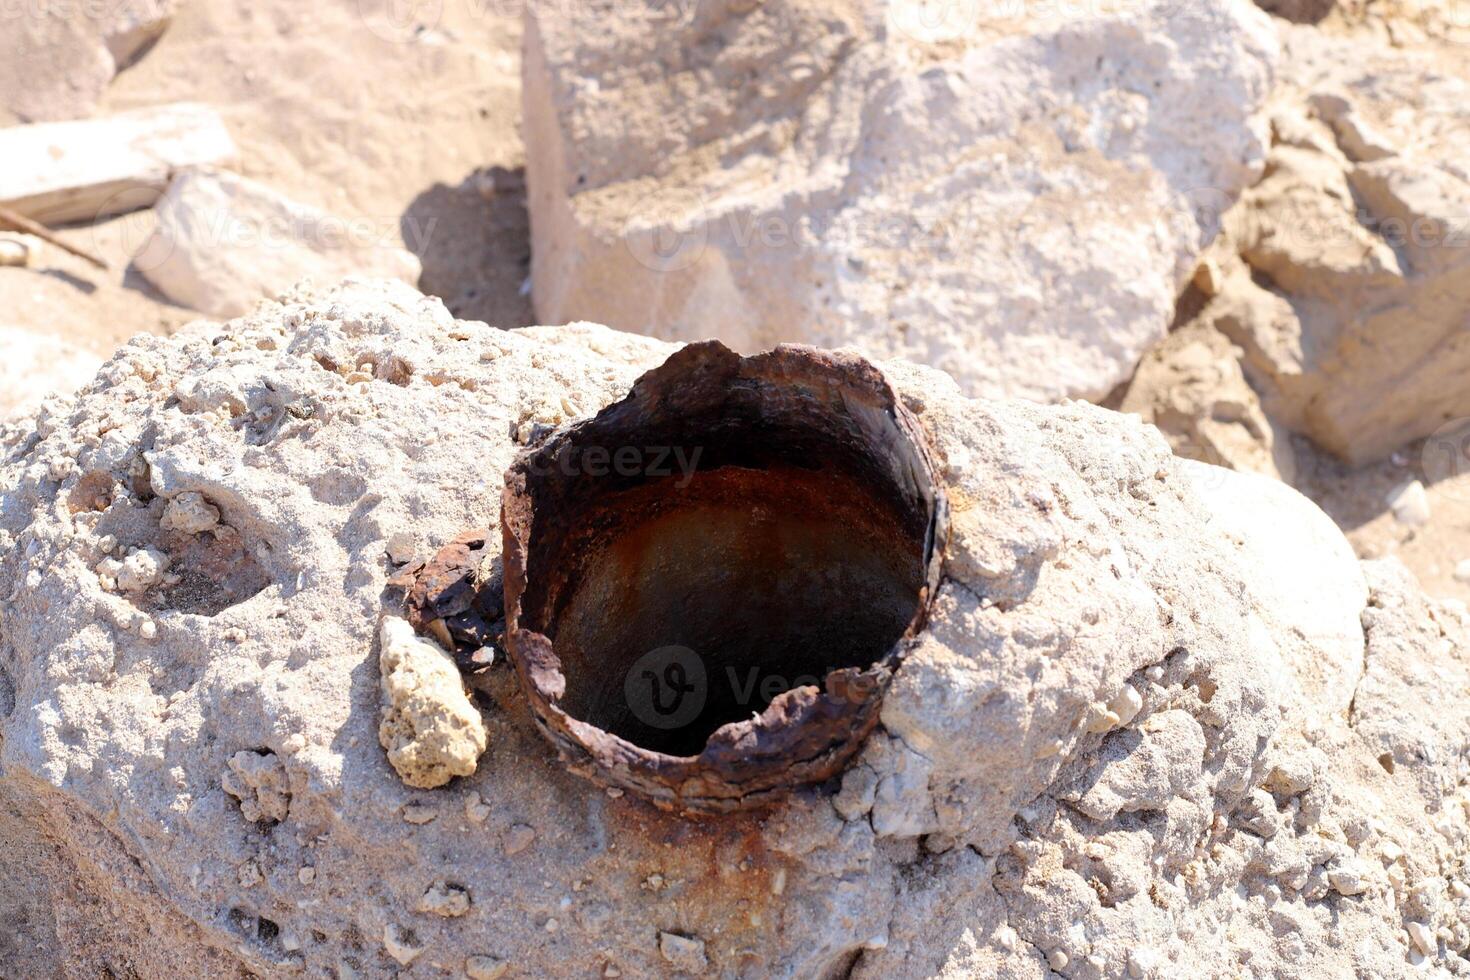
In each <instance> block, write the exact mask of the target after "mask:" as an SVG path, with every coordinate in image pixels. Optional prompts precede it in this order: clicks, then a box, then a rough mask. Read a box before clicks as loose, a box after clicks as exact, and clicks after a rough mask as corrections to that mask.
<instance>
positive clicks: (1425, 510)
mask: <svg viewBox="0 0 1470 980" xmlns="http://www.w3.org/2000/svg"><path fill="white" fill-rule="evenodd" d="M1384 503H1386V504H1387V505H1388V509H1389V510H1390V511H1392V512H1393V519H1394V520H1396V521H1398V522H1399V523H1400V524H1407V525H1408V526H1409V527H1423V526H1424V525H1426V524H1428V523H1429V517H1430V513H1429V493H1428V491H1426V490H1425V489H1424V484H1422V483H1420V482H1419V481H1418V480H1406V481H1405V482H1403V483H1400V484H1399V485H1398V486H1396V487H1394V488H1393V489H1392V490H1390V491H1389V494H1388V497H1387V498H1385V500H1384Z"/></svg>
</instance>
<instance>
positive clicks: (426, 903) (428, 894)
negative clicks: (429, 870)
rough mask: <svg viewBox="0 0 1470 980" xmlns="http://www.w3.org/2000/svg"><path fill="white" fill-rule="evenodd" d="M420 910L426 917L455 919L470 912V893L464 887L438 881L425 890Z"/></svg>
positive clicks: (420, 902)
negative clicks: (435, 916)
mask: <svg viewBox="0 0 1470 980" xmlns="http://www.w3.org/2000/svg"><path fill="white" fill-rule="evenodd" d="M418 910H419V911H420V912H422V913H424V914H425V915H437V916H439V917H441V918H445V919H455V918H458V917H460V916H462V915H465V914H467V913H468V912H469V910H470V893H469V891H468V890H467V889H465V887H464V886H463V885H455V884H451V883H450V882H447V881H436V882H434V883H433V884H432V885H430V886H429V887H428V889H427V890H425V892H424V895H423V897H422V898H420V899H419V906H418Z"/></svg>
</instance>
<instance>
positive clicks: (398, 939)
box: [383, 922, 425, 966]
mask: <svg viewBox="0 0 1470 980" xmlns="http://www.w3.org/2000/svg"><path fill="white" fill-rule="evenodd" d="M424 948H425V947H424V944H423V942H422V941H421V940H420V939H419V938H418V935H417V933H415V932H414V931H413V930H412V929H409V928H406V927H404V926H401V925H398V924H397V923H393V922H390V923H388V924H387V925H386V926H384V927H383V950H384V951H385V952H386V953H387V954H388V955H389V956H391V957H393V959H394V960H395V961H396V962H397V963H398V965H399V966H408V965H409V964H410V963H412V962H413V961H414V960H416V959H418V957H419V954H420V953H422V952H423V951H424Z"/></svg>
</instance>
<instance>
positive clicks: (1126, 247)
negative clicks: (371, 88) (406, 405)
mask: <svg viewBox="0 0 1470 980" xmlns="http://www.w3.org/2000/svg"><path fill="white" fill-rule="evenodd" d="M526 12H527V17H526V50H525V59H524V65H523V78H524V91H523V105H524V111H523V116H524V119H525V129H526V154H527V177H528V181H529V192H530V197H529V207H530V214H531V225H532V256H533V260H532V274H533V297H534V299H535V304H536V309H537V314H538V317H539V318H540V321H541V322H543V323H561V322H565V321H568V320H578V319H589V320H596V321H597V322H600V323H607V324H609V325H611V326H614V327H618V328H620V329H625V330H633V331H638V332H641V333H648V334H652V335H655V336H658V337H663V338H666V339H671V340H686V341H687V340H697V339H704V338H707V337H717V338H719V339H721V340H723V341H725V342H726V343H727V344H729V345H731V346H732V347H735V348H737V349H739V350H741V351H743V352H746V353H753V352H754V351H756V350H759V349H763V348H766V347H769V346H772V345H773V344H775V343H777V342H780V341H801V342H806V343H813V344H818V345H821V346H828V347H836V346H846V345H853V346H857V347H860V348H862V349H864V350H865V351H867V352H868V353H870V354H872V355H874V356H877V357H903V358H906V359H909V360H912V361H916V362H919V363H926V364H929V365H931V366H933V367H937V368H941V369H943V370H944V371H946V372H948V373H949V374H950V375H951V376H953V377H954V378H955V380H956V381H958V382H959V385H960V388H961V389H962V390H963V391H965V392H966V393H967V394H971V395H976V394H984V395H991V396H996V395H1005V396H1025V397H1030V398H1036V399H1054V398H1057V397H1059V396H1063V395H1070V396H1079V397H1092V398H1100V397H1102V396H1104V395H1106V394H1107V393H1108V392H1109V391H1110V390H1111V389H1112V388H1114V387H1115V386H1116V385H1118V384H1119V383H1120V382H1122V381H1124V380H1126V379H1127V378H1128V376H1129V375H1130V373H1131V372H1132V370H1133V367H1134V365H1135V364H1136V363H1137V361H1138V359H1139V357H1140V356H1141V355H1142V354H1143V352H1144V351H1145V350H1146V349H1147V348H1148V347H1149V346H1150V345H1151V344H1153V343H1154V342H1156V341H1158V340H1159V339H1161V338H1162V337H1163V336H1164V333H1165V331H1166V329H1167V327H1168V324H1169V322H1170V319H1171V317H1172V314H1173V310H1174V300H1175V297H1176V295H1177V293H1178V291H1179V288H1180V287H1181V286H1182V285H1183V283H1184V282H1185V281H1186V280H1187V279H1188V277H1189V275H1190V273H1191V272H1192V271H1193V267H1194V262H1195V259H1196V258H1197V257H1198V255H1199V253H1200V250H1201V249H1202V248H1203V247H1204V246H1205V245H1206V244H1207V243H1208V242H1209V241H1210V240H1211V239H1212V238H1213V237H1214V236H1215V233H1216V231H1217V229H1218V219H1219V215H1220V213H1221V211H1223V210H1224V208H1225V207H1226V206H1228V204H1229V203H1230V202H1231V201H1233V200H1234V199H1235V197H1236V195H1237V194H1238V193H1239V192H1240V190H1241V189H1242V188H1244V187H1245V186H1247V185H1249V184H1250V183H1253V182H1254V181H1255V179H1256V178H1257V177H1258V176H1259V174H1260V167H1261V163H1262V161H1263V159H1264V146H1263V143H1264V140H1265V137H1266V129H1265V123H1264V119H1262V118H1259V117H1258V115H1257V110H1258V109H1259V108H1260V106H1261V105H1262V103H1263V102H1264V101H1265V98H1266V95H1267V92H1268V89H1269V85H1270V82H1271V77H1272V67H1273V62H1274V59H1275V56H1276V50H1277V45H1276V37H1275V34H1274V32H1273V30H1272V28H1271V24H1270V21H1269V18H1268V17H1267V16H1266V15H1265V14H1263V13H1262V12H1261V11H1259V10H1258V9H1256V8H1255V7H1254V6H1253V5H1252V4H1251V3H1249V2H1247V0H1200V2H1190V3H1175V2H1171V0H1128V2H1124V3H1119V4H1106V3H1105V4H1035V5H1033V4H1015V5H1009V4H986V3H968V2H961V3H946V4H920V3H917V2H909V0H896V2H893V3H888V2H883V0H773V2H769V3H750V2H747V0H716V2H708V3H699V4H650V5H647V6H645V5H641V4H635V5H613V6H611V7H609V6H606V5H600V4H565V3H555V2H531V3H528V4H527V6H526ZM920 270H922V272H921V271H920Z"/></svg>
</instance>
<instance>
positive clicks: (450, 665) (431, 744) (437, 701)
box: [378, 616, 488, 789]
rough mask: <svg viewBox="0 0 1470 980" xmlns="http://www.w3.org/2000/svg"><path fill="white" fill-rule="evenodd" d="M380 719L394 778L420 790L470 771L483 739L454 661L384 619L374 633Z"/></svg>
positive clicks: (404, 624)
mask: <svg viewBox="0 0 1470 980" xmlns="http://www.w3.org/2000/svg"><path fill="white" fill-rule="evenodd" d="M379 639H380V641H381V644H382V649H381V652H380V653H379V654H378V658H379V661H378V662H379V668H380V670H381V674H382V692H383V719H382V722H381V723H380V724H379V726H378V740H379V741H380V742H382V744H383V748H385V749H387V750H388V761H389V762H390V763H392V765H393V768H394V769H395V770H397V772H398V775H399V777H400V778H401V779H402V780H403V781H404V782H405V783H407V784H408V785H410V786H413V787H416V788H419V789H432V788H434V787H436V786H443V785H444V784H445V783H447V782H449V781H450V780H451V779H453V778H454V777H455V776H468V775H470V774H471V773H473V772H474V771H475V764H476V762H477V761H478V760H479V758H480V753H482V752H484V751H485V746H486V744H487V742H488V735H487V733H486V731H485V723H484V721H483V720H482V719H481V718H480V712H479V710H478V709H476V708H475V706H474V704H473V703H471V701H470V698H469V695H468V694H467V693H466V692H465V688H464V682H463V681H462V680H461V679H460V674H459V668H457V667H456V666H455V665H454V660H453V658H451V657H450V656H449V654H447V653H445V652H444V651H443V650H442V649H441V648H440V647H438V646H436V645H435V644H433V643H431V642H429V641H428V640H422V639H419V637H418V636H417V635H415V634H414V631H413V627H411V626H409V625H408V623H407V622H406V621H405V620H402V619H399V618H398V617H396V616H389V617H386V618H385V619H384V620H383V626H382V628H381V630H380V631H379Z"/></svg>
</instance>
